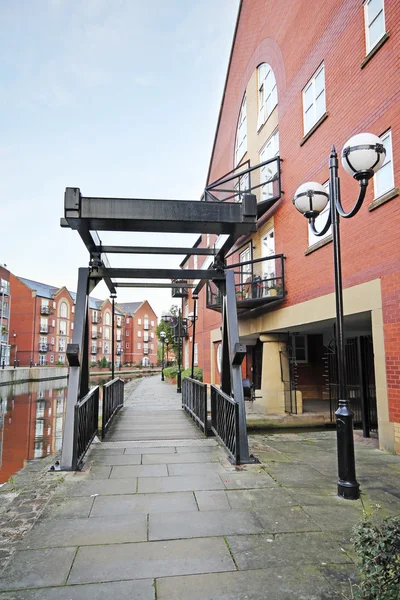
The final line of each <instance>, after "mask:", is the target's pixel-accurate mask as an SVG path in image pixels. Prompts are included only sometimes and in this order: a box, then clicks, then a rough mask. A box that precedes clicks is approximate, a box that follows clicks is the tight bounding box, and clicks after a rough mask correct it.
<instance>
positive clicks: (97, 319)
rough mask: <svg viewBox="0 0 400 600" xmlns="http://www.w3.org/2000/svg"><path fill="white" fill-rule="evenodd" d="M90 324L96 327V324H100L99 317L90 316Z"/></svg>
mask: <svg viewBox="0 0 400 600" xmlns="http://www.w3.org/2000/svg"><path fill="white" fill-rule="evenodd" d="M92 323H93V325H96V324H97V323H101V315H97V317H95V316H94V315H92Z"/></svg>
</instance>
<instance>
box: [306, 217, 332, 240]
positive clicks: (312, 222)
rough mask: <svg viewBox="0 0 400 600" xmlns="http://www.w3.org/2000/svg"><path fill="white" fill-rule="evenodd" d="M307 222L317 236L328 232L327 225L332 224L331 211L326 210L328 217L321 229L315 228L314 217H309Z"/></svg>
mask: <svg viewBox="0 0 400 600" xmlns="http://www.w3.org/2000/svg"><path fill="white" fill-rule="evenodd" d="M308 222H309V224H310V229H311V231H312V232H313V234H314V235H316V236H318V237H320V236H322V235H325V234H326V233H327V232H328V229H329V227H330V226H331V225H332V217H331V211H329V212H328V218H327V220H326V223H325V225H324V226H323V228H322V229H321V231H317V229H316V228H315V217H310V218H309V219H308Z"/></svg>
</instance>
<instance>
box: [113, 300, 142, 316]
mask: <svg viewBox="0 0 400 600" xmlns="http://www.w3.org/2000/svg"><path fill="white" fill-rule="evenodd" d="M142 304H143V302H118V306H119V307H120V308H122V310H123V311H125V312H126V313H128V314H130V315H134V314H135V312H136V311H137V309H138V308H139V306H141V305H142Z"/></svg>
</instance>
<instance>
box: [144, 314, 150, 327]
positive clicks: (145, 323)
mask: <svg viewBox="0 0 400 600" xmlns="http://www.w3.org/2000/svg"><path fill="white" fill-rule="evenodd" d="M148 328H149V319H148V318H147V317H145V318H144V321H143V329H148Z"/></svg>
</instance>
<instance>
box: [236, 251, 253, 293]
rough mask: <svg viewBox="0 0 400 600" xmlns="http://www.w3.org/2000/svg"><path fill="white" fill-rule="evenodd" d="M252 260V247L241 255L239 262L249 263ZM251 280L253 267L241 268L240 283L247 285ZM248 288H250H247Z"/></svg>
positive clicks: (245, 266) (244, 266)
mask: <svg viewBox="0 0 400 600" xmlns="http://www.w3.org/2000/svg"><path fill="white" fill-rule="evenodd" d="M249 260H251V252H250V246H249V247H248V248H246V250H244V251H243V252H241V253H240V255H239V262H241V263H243V262H247V261H249ZM250 279H251V265H243V266H241V267H240V283H242V284H243V283H246V281H250ZM247 287H248V286H247Z"/></svg>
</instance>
